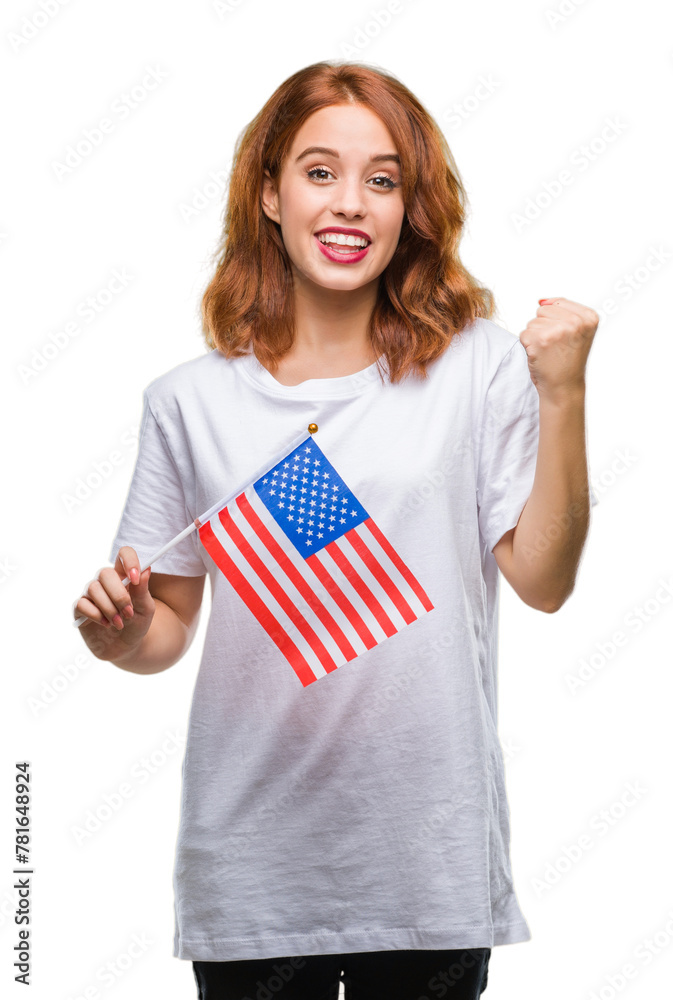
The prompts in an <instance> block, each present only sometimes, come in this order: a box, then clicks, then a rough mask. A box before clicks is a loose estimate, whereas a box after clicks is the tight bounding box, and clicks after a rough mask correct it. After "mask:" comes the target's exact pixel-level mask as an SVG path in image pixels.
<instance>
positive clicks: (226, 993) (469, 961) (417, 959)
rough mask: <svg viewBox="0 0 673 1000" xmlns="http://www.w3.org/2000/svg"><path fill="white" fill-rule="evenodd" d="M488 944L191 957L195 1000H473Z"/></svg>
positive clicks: (481, 982)
mask: <svg viewBox="0 0 673 1000" xmlns="http://www.w3.org/2000/svg"><path fill="white" fill-rule="evenodd" d="M490 957H491V949H490V948H458V949H455V950H453V951H435V950H432V951H421V950H409V951H357V952H353V953H350V954H339V955H305V956H294V957H290V958H245V959H241V960H239V961H233V962H192V965H193V968H194V977H195V979H196V983H197V986H198V990H199V992H198V998H199V1000H338V997H339V981H340V980H343V983H344V992H345V1000H479V996H480V994H481V993H483V992H484V990H485V989H486V984H487V980H488V962H489V958H490Z"/></svg>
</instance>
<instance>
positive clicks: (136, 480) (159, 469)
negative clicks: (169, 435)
mask: <svg viewBox="0 0 673 1000" xmlns="http://www.w3.org/2000/svg"><path fill="white" fill-rule="evenodd" d="M193 520H194V518H193V517H192V516H191V514H190V513H189V510H188V509H187V504H186V501H185V493H184V488H183V485H182V482H181V479H180V475H179V472H178V468H177V466H176V464H175V460H174V459H173V456H172V454H171V451H170V448H169V445H168V442H167V440H166V437H165V435H164V432H163V431H162V429H161V427H160V425H159V423H158V421H157V419H156V417H155V415H154V412H153V410H152V407H151V405H150V401H149V398H148V394H147V390H146V389H145V390H144V392H143V411H142V418H141V422H140V435H139V439H138V454H137V457H136V464H135V468H134V470H133V476H132V477H131V484H130V486H129V490H128V494H127V496H126V501H125V504H124V509H123V511H122V515H121V519H120V521H119V525H118V527H117V533H116V534H115V536H114V540H113V542H112V546H111V548H110V552H109V555H108V559H109V561H110V562H111V563H113V564H114V561H115V559H116V558H117V553H118V551H119V549H120V548H121V546H122V545H131V546H133V548H134V549H135V550H136V552H137V553H138V557H139V559H140V565H141V566H145V565H146V564H147V563H148V562H149V560H150V559H151V558H152V556H153V555H154V554H155V552H158V551H159V549H161V548H162V547H163V546H164V545H165V544H166V543H167V542H169V541H170V540H171V539H172V538H174V537H175V535H177V534H179V533H180V532H181V531H183V530H184V529H185V528H186V527H187V526H188V525H189V524H190V523H191V522H192V521H193ZM152 572H153V573H155V572H156V573H175V574H177V575H179V576H203V574H204V573H206V572H207V569H206V566H205V564H204V562H203V559H202V557H201V554H200V552H199V540H198V534H197V530H196V528H195V529H194V530H193V531H192V532H191V533H190V534H189V535H187V536H186V537H185V538H183V539H182V541H180V542H178V543H177V545H174V546H173V547H172V548H171V549H169V550H168V552H165V553H164V554H163V555H162V556H160V557H159V558H158V559H156V560H153V561H152Z"/></svg>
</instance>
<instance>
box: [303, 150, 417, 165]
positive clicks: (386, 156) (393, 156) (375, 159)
mask: <svg viewBox="0 0 673 1000" xmlns="http://www.w3.org/2000/svg"><path fill="white" fill-rule="evenodd" d="M312 153H322V154H323V156H333V157H334V158H335V159H337V160H338V159H340V157H339V154H338V152H337V151H336V149H328V147H327V146H309V147H308V148H307V149H305V150H304V152H303V153H300V154H299V156H298V157H297V159H296V160H295V161H294V162H295V163H299V161H300V160H303V159H304V157H305V156H310V155H311V154H312ZM386 160H392V161H393V162H394V163H397V164H399V165H400V166H401V163H400V158H399V156H398V155H397V153H378V154H377V155H376V156H370V158H369V162H370V163H382V162H385V161H386Z"/></svg>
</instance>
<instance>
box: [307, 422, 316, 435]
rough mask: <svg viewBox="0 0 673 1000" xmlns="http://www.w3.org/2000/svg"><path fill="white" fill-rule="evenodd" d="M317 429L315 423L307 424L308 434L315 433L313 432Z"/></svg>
mask: <svg viewBox="0 0 673 1000" xmlns="http://www.w3.org/2000/svg"><path fill="white" fill-rule="evenodd" d="M317 430H318V425H317V424H309V425H308V432H309V434H315V432H316V431H317Z"/></svg>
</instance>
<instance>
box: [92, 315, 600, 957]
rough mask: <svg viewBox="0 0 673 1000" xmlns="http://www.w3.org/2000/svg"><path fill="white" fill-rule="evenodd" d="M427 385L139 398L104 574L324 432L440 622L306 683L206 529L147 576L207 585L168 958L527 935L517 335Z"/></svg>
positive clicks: (243, 373)
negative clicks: (511, 706) (519, 751)
mask: <svg viewBox="0 0 673 1000" xmlns="http://www.w3.org/2000/svg"><path fill="white" fill-rule="evenodd" d="M428 373H429V374H428V378H427V380H425V381H424V380H422V379H420V378H418V377H416V376H413V375H412V376H410V377H409V378H408V379H407V380H406V381H403V382H402V383H400V384H398V385H391V384H390V382H389V380H388V379H387V377H386V378H385V382H382V381H381V378H380V375H379V373H378V370H377V367H376V364H372V365H371V366H370V367H369V368H366V369H364V370H363V371H361V372H358V373H357V374H354V375H346V376H343V377H338V378H318V379H309V380H307V381H305V382H302V383H300V384H299V385H295V386H285V385H282V384H281V383H279V382H278V381H277V380H276V379H275V378H274V377H273V376H272V375H271V374H270V373H269V372H268V371H267V370H266V369H265V368H264V367H263V366H262V365H261V364H260V363H259V362H258V361H257V359H256V358H255V356H254V354H248V355H247V356H245V357H242V358H236V359H233V360H228V359H227V358H225V357H224V355H222V354H221V353H220V352H219V351H217V350H211V351H210V352H209V353H207V354H205V355H203V356H201V357H197V358H194V359H192V360H190V361H186V362H184V363H183V364H180V365H178V366H177V367H175V368H173V369H172V370H171V371H168V372H166V373H165V374H164V375H161V376H159V377H158V378H156V379H155V380H154V381H153V382H151V383H150V384H149V385H148V386H147V388H146V389H145V391H144V394H143V414H142V422H141V433H140V440H139V450H138V457H137V461H136V467H135V470H134V473H133V478H132V480H131V485H130V488H129V493H128V497H127V499H126V504H125V507H124V511H123V514H122V517H121V520H120V523H119V526H118V530H117V533H116V535H115V538H114V541H113V544H112V548H111V549H110V554H109V559H110V561H111V562H114V560H115V558H116V555H117V552H118V550H119V548H120V547H121V546H122V545H132V546H133V547H134V548H135V549H136V551H137V552H138V554H139V557H140V560H141V565H144V564H145V563H146V562H147V560H149V559H150V558H151V557H152V555H153V554H154V553H155V552H157V551H158V550H159V549H160V548H161V547H162V546H163V545H164V544H165V543H166V542H167V541H169V540H170V539H172V538H173V537H174V536H175V535H177V534H178V533H179V532H180V531H182V530H183V529H184V528H185V527H187V526H188V525H189V524H190V523H191V522H192V521H193V520H194V519H195V518H197V517H200V515H201V514H203V513H205V512H206V511H210V510H211V509H212V508H213V505H215V504H217V503H218V502H219V501H220V500H221V499H223V498H225V499H226V498H227V497H230V496H232V495H234V493H235V492H236V491H241V490H244V489H246V487H248V486H249V485H250V484H251V483H252V482H253V481H254V479H255V478H256V475H257V474H258V473H259V470H260V467H261V466H262V465H263V464H264V463H265V461H266V459H267V457H268V458H269V459H270V460H271V459H272V458H273V457H274V456H276V455H277V454H278V453H280V452H281V451H282V449H283V448H284V446H285V445H286V444H287V443H288V442H291V441H293V440H295V439H296V438H297V436H298V435H300V434H301V433H302V431H306V429H307V427H308V425H309V424H310V423H316V424H317V425H318V432H317V434H316V435H315V442H316V444H318V445H319V446H320V449H321V451H322V453H323V454H324V456H325V457H326V459H327V460H328V461H329V463H330V464H331V466H332V467H333V469H334V470H336V473H337V474H338V476H340V477H341V479H342V480H343V482H344V483H345V484H346V486H347V487H348V489H349V490H350V491H352V493H353V494H354V495H355V497H356V498H357V499H358V501H359V502H360V503H361V505H362V507H363V508H364V509H365V510H366V512H367V514H368V515H369V517H370V518H371V519H372V521H373V522H374V523H375V524H376V526H377V527H378V529H379V531H380V532H381V533H382V535H383V536H384V537H385V539H387V541H388V542H389V543H390V546H391V547H392V548H393V549H394V551H395V552H396V553H397V555H398V557H399V559H400V560H401V561H402V563H403V564H404V566H405V567H407V568H408V570H409V571H410V573H411V574H412V575H413V577H414V578H415V580H416V581H417V582H418V584H420V587H421V588H422V590H423V591H424V593H425V594H426V595H427V597H428V598H429V600H430V602H431V605H432V608H431V610H429V611H425V610H421V611H419V612H418V614H417V616H416V617H414V620H412V621H410V622H409V623H406V622H402V623H401V624H400V623H399V622H398V624H397V630H396V631H394V633H393V634H389V635H388V636H387V637H384V641H378V642H377V643H376V644H375V645H373V647H372V648H367V649H366V650H365V651H363V652H359V654H358V655H356V656H355V657H353V658H351V659H349V660H348V661H347V662H341V663H340V664H339V666H338V669H333V670H331V671H329V672H327V673H325V672H323V673H320V674H317V676H316V680H315V681H313V682H312V683H308V684H305V683H303V682H302V681H301V680H300V679H299V677H298V675H297V673H296V672H295V671H294V670H293V669H292V666H291V665H290V663H289V662H288V659H287V658H286V656H284V655H283V653H282V652H281V650H280V649H279V648H278V646H277V645H276V644H275V643H274V641H273V640H272V639H271V638H270V635H269V632H268V631H267V630H265V628H264V627H263V626H262V624H261V622H260V620H259V618H258V617H256V616H255V614H253V612H252V611H251V608H250V606H249V604H248V603H246V601H245V600H244V599H243V597H242V596H241V593H239V591H238V590H237V589H236V588H235V587H234V586H233V585H232V583H231V582H230V579H228V578H227V576H226V575H225V573H224V572H223V571H222V570H221V569H220V568H219V567H218V566H217V565H216V563H215V562H214V561H213V558H212V557H211V555H210V554H209V552H208V551H207V550H206V548H205V547H204V545H203V543H202V541H201V538H200V537H199V534H198V532H197V531H196V530H194V531H193V532H192V533H191V534H189V535H188V536H187V537H186V538H185V539H183V540H182V541H181V542H180V543H178V544H177V545H176V546H175V547H173V548H172V549H170V550H169V551H168V552H167V553H165V554H164V555H163V556H161V557H160V558H159V559H157V560H156V561H154V562H153V563H152V570H153V572H157V573H176V574H180V575H185V576H200V575H203V574H205V573H208V575H209V577H210V583H211V595H212V607H211V613H210V619H209V622H208V628H207V631H206V636H205V644H204V649H203V654H202V659H201V663H200V667H199V672H198V675H197V678H196V683H195V687H194V692H193V698H192V704H191V711H190V717H189V727H188V735H187V745H186V749H185V756H184V760H183V769H182V781H183V784H182V798H181V817H180V825H179V831H178V837H177V844H176V855H175V865H174V872H173V888H174V899H175V938H174V951H173V954H174V956H175V957H177V958H182V959H189V960H200V961H228V960H236V959H247V958H273V957H280V956H291V955H319V954H336V953H341V952H344V953H346V952H349V953H350V952H356V951H358V952H359V951H386V950H396V949H448V948H479V947H492V946H494V945H501V944H511V943H515V942H518V941H527V940H529V938H530V936H531V935H530V930H529V927H528V925H527V923H526V921H525V919H524V917H523V914H522V912H521V910H520V908H519V904H518V901H517V899H516V895H515V891H514V887H513V883H512V874H511V868H510V859H509V839H510V829H509V810H508V805H507V798H506V791H505V778H504V764H503V755H502V750H501V746H500V742H499V738H498V734H497V626H498V617H497V616H498V587H499V572H498V567H497V564H496V562H495V558H494V556H493V554H492V551H491V550H492V549H493V547H494V545H495V544H496V543H497V542H498V541H499V539H500V538H501V537H502V536H503V535H504V534H505V532H507V531H508V530H509V529H510V528H513V527H514V526H515V525H516V523H517V521H518V519H519V515H520V514H521V511H522V509H523V507H524V504H525V502H526V500H527V498H528V496H529V494H530V491H531V488H532V484H533V477H534V472H535V463H536V455H537V442H538V428H539V423H538V419H539V418H538V393H537V390H536V388H535V386H534V384H533V382H532V381H531V378H530V375H529V371H528V363H527V356H526V352H525V349H524V347H523V345H522V344H521V342H520V341H519V339H518V337H515V336H514V335H512V334H511V333H509V332H508V331H506V330H504V329H503V328H502V327H500V326H498V325H496V324H495V323H493V322H491V321H490V320H484V319H479V320H477V321H475V322H474V323H473V324H470V325H469V326H467V327H466V328H465V329H464V330H463V331H462V332H461V333H460V334H459V335H458V336H457V337H455V338H454V340H453V341H452V343H451V344H450V346H449V348H448V349H447V350H445V352H444V354H443V355H442V356H441V357H440V358H438V359H437V360H436V361H435V362H434V363H433V364H432V365H430V366H429V368H428ZM269 467H270V465H269ZM595 502H597V499H596V497H595V495H594V494H593V491H592V504H593V503H595ZM277 534H278V537H279V538H281V539H282V531H279V532H278V533H277ZM322 544H326V542H325V543H322ZM287 545H288V546H291V543H290V542H289V540H288V542H287ZM295 557H296V550H295V553H294V555H293V558H295Z"/></svg>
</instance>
